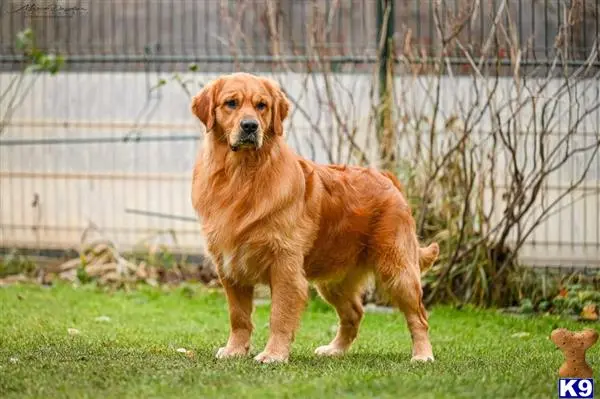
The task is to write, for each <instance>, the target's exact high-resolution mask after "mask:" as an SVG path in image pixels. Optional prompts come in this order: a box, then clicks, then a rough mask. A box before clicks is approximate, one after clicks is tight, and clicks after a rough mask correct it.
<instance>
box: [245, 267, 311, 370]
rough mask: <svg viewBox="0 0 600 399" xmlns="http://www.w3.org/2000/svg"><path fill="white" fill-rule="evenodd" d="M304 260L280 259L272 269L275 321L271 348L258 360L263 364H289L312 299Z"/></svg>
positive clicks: (261, 354) (272, 307) (272, 301)
mask: <svg viewBox="0 0 600 399" xmlns="http://www.w3.org/2000/svg"><path fill="white" fill-rule="evenodd" d="M302 265H303V257H302V256H298V257H292V258H287V259H281V258H280V259H278V260H277V263H276V264H274V265H273V266H271V270H270V278H271V281H270V285H271V321H270V330H271V331H270V336H269V340H268V341H267V345H266V347H265V349H264V351H262V352H261V353H259V354H258V355H257V356H256V357H255V358H254V359H256V360H257V361H258V362H260V363H272V362H285V361H287V359H288V357H289V354H290V347H291V345H292V341H293V340H294V334H295V332H296V329H297V328H298V325H299V324H300V317H301V315H302V311H303V310H304V308H305V306H306V301H307V299H308V281H307V280H306V278H305V277H304V273H303V272H302Z"/></svg>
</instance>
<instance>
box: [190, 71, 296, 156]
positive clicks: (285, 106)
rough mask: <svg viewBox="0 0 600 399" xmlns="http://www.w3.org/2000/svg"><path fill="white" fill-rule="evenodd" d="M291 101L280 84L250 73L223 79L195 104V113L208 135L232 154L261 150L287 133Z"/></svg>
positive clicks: (215, 83) (197, 99)
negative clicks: (285, 124) (277, 137)
mask: <svg viewBox="0 0 600 399" xmlns="http://www.w3.org/2000/svg"><path fill="white" fill-rule="evenodd" d="M288 110H289V102H288V100H287V98H286V96H285V94H284V93H283V91H282V90H281V88H280V87H279V85H278V84H277V83H276V82H275V81H273V80H271V79H267V78H262V77H258V76H254V75H251V74H248V73H235V74H232V75H226V76H222V77H220V78H218V79H216V80H214V81H212V82H210V83H209V84H207V85H206V86H204V88H203V89H202V90H201V91H200V93H198V94H197V95H196V96H195V97H194V99H193V101H192V112H193V113H194V115H196V116H197V117H198V119H200V120H201V121H202V123H203V124H204V125H205V126H206V132H207V133H209V132H212V133H214V134H215V138H216V139H217V140H220V141H222V142H224V143H227V144H228V145H229V147H230V148H231V150H232V151H238V150H243V149H254V150H258V149H260V148H261V147H262V146H263V143H264V142H265V141H266V140H269V139H270V138H272V137H275V136H281V135H282V134H283V121H284V120H285V118H286V116H287V114H288Z"/></svg>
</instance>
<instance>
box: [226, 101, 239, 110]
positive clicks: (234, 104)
mask: <svg viewBox="0 0 600 399" xmlns="http://www.w3.org/2000/svg"><path fill="white" fill-rule="evenodd" d="M225 105H226V106H227V107H229V108H231V109H234V108H235V107H237V101H236V100H227V101H225Z"/></svg>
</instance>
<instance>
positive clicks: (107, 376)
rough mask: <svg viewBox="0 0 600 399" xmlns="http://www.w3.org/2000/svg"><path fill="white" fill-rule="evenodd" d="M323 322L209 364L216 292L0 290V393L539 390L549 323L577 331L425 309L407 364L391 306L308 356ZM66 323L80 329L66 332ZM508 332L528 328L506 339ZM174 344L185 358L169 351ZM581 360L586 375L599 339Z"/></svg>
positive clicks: (331, 318)
mask: <svg viewBox="0 0 600 399" xmlns="http://www.w3.org/2000/svg"><path fill="white" fill-rule="evenodd" d="M98 316H108V317H110V321H98V320H97V319H96V318H97V317H98ZM254 322H255V326H256V333H255V336H254V341H253V349H252V352H253V353H254V354H255V353H258V351H259V350H260V349H261V348H262V346H263V345H264V343H265V341H266V337H267V332H268V329H267V323H268V306H259V307H257V311H256V313H255V317H254ZM335 323H336V316H335V313H334V312H333V311H331V310H330V309H329V307H328V306H327V305H325V304H323V303H322V302H321V301H319V300H314V301H312V302H311V304H310V306H309V308H308V310H307V312H306V313H305V314H304V317H303V320H302V326H301V329H300V331H299V333H298V334H297V338H296V342H295V344H294V348H293V354H292V357H291V359H290V362H289V363H288V364H285V365H279V366H274V365H258V364H255V363H254V361H253V360H252V359H251V358H244V359H237V360H225V361H217V360H215V359H214V353H215V351H216V349H217V347H218V346H220V345H222V344H223V343H224V342H225V340H226V337H227V332H228V331H227V330H228V323H227V312H226V304H225V300H224V298H223V296H222V294H221V293H219V292H208V291H206V290H204V289H194V290H190V289H178V290H173V291H171V292H169V293H166V294H165V293H159V292H158V291H156V290H142V291H137V292H132V293H125V292H117V293H112V294H107V293H102V292H99V291H98V290H96V289H91V288H85V287H83V288H78V289H74V288H71V287H67V286H59V287H55V288H42V287H32V286H27V287H26V286H11V287H5V288H0V397H3V398H5V397H9V398H10V397H38V398H55V397H78V398H79V397H97V398H108V397H114V398H116V397H118V398H123V397H139V398H142V397H143V398H152V397H174V398H183V397H190V398H201V397H234V398H235V397H250V396H252V397H260V398H267V397H311V398H313V397H317V398H320V399H323V398H327V397H342V396H355V397H365V398H370V397H389V398H403V397H411V398H416V397H432V398H433V397H435V398H439V397H469V398H482V397H486V398H502V397H504V398H516V397H523V398H551V397H557V394H556V383H557V379H556V371H557V369H558V367H559V366H560V364H561V362H562V354H561V353H560V352H559V351H557V350H556V349H555V348H554V345H553V344H552V342H551V341H550V340H549V339H548V335H549V333H550V331H551V330H552V329H553V328H556V327H557V326H561V327H563V326H564V327H567V328H571V329H581V328H583V327H584V325H583V324H579V323H576V322H573V321H566V320H561V319H557V318H555V317H534V318H521V317H515V316H506V315H501V314H498V313H496V312H494V311H481V310H474V309H463V310H456V309H452V308H447V307H436V308H434V309H432V310H431V315H430V324H431V340H432V343H433V348H434V353H435V355H436V359H437V360H436V362H435V363H430V364H412V363H410V362H409V359H410V337H409V333H408V331H407V329H406V327H405V323H404V319H403V318H402V316H401V315H400V314H397V313H394V314H374V313H368V314H367V315H366V317H365V320H364V322H363V324H362V327H361V334H360V337H359V339H358V341H357V342H356V344H355V346H354V347H353V349H352V350H351V352H350V353H349V354H348V355H347V356H345V357H344V358H341V359H321V358H317V357H315V356H314V355H313V354H312V352H313V350H314V348H315V347H316V346H318V345H321V344H324V343H327V342H328V340H329V339H330V338H331V337H332V335H333V329H334V326H335ZM588 326H589V325H588ZM595 326H596V328H598V325H597V324H596V325H595ZM68 328H76V329H78V330H79V331H80V332H81V333H80V334H79V335H69V334H68V333H67V329H68ZM520 332H526V333H529V335H528V336H526V337H522V338H517V337H513V336H512V335H513V334H515V333H520ZM180 347H183V348H187V349H191V350H193V351H194V352H195V353H196V357H195V358H194V359H189V358H187V357H186V356H185V355H183V354H181V353H178V352H177V351H176V349H177V348H180ZM11 358H12V360H11ZM14 359H18V361H15V360H14ZM588 361H589V362H590V363H591V364H592V367H594V368H595V369H596V370H595V371H596V378H597V377H598V370H600V345H596V347H594V348H592V349H591V350H590V351H589V353H588Z"/></svg>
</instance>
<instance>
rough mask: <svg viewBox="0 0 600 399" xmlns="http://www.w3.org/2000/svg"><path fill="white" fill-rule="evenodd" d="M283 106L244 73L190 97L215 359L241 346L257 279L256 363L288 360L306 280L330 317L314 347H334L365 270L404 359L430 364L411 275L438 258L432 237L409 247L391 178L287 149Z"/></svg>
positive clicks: (342, 347) (408, 222)
mask: <svg viewBox="0 0 600 399" xmlns="http://www.w3.org/2000/svg"><path fill="white" fill-rule="evenodd" d="M289 109H290V105H289V102H288V100H287V98H286V96H285V94H284V93H283V92H282V90H281V88H280V87H279V85H278V84H277V83H276V82H274V81H272V80H270V79H267V78H262V77H258V76H254V75H251V74H247V73H235V74H232V75H227V76H222V77H220V78H218V79H216V80H214V81H212V82H210V83H209V84H207V85H206V86H205V87H204V88H203V89H202V91H200V93H198V94H197V95H196V96H195V97H194V99H193V103H192V111H193V113H194V114H195V115H196V116H197V117H198V118H199V119H200V121H201V122H202V123H203V124H204V125H205V127H206V136H205V139H204V140H203V143H202V147H201V149H200V151H199V154H198V157H197V160H196V164H195V167H194V172H193V182H192V202H193V206H194V209H195V211H196V213H197V215H198V218H199V220H200V223H201V225H202V236H203V238H204V240H205V249H206V250H207V252H208V254H209V255H210V257H211V259H212V261H213V262H214V264H215V266H216V269H217V272H218V275H219V278H220V280H221V282H222V284H223V287H224V290H225V293H226V296H227V302H228V308H229V319H230V335H229V340H228V341H227V344H226V345H225V346H224V347H222V348H220V349H219V350H218V352H217V355H216V356H217V358H227V357H231V356H239V355H246V354H247V353H248V351H249V348H250V338H251V333H252V308H253V302H252V298H253V291H254V287H255V285H257V284H268V285H269V287H270V289H271V301H272V305H271V315H270V335H269V339H268V342H267V344H266V347H265V348H264V350H263V351H262V352H261V353H260V354H258V355H257V356H256V357H255V359H256V360H257V361H258V362H261V363H270V362H282V361H287V360H288V357H289V354H290V347H291V344H292V341H293V340H294V334H295V331H296V329H297V328H298V325H299V322H300V318H301V314H302V311H303V309H304V307H305V305H306V302H307V298H308V285H309V281H312V282H314V284H315V285H316V287H317V289H318V291H319V293H320V294H321V295H322V297H323V298H324V299H325V300H326V301H327V302H328V303H330V304H331V305H332V306H333V307H334V308H335V310H336V311H337V314H338V317H339V328H338V330H337V334H336V335H335V337H334V338H333V340H332V341H331V342H330V343H329V344H327V345H324V346H320V347H318V348H317V349H316V351H315V352H316V353H317V354H318V355H322V356H335V355H341V354H343V353H345V352H346V351H347V350H348V349H349V348H350V345H351V344H352V342H353V341H354V340H355V338H356V336H357V334H358V329H359V324H360V322H361V319H362V317H363V306H362V303H361V291H362V287H363V285H364V282H365V278H366V277H367V276H368V275H369V274H370V273H373V272H374V273H375V274H376V275H377V276H378V278H380V279H381V281H382V282H383V284H384V285H385V287H386V288H387V289H388V290H389V293H390V296H391V297H392V298H393V301H394V303H395V304H396V305H397V306H398V307H399V308H400V310H401V311H402V312H403V313H404V315H405V317H406V320H407V324H408V327H409V329H410V332H411V336H412V344H413V349H412V359H413V360H418V361H428V360H433V353H432V349H431V344H430V342H429V337H428V322H427V313H426V311H425V307H424V306H423V301H422V288H421V271H422V270H424V269H426V268H427V267H429V266H430V265H431V264H432V263H433V262H434V261H435V260H436V259H437V256H438V253H439V247H438V245H437V243H433V244H431V245H430V246H428V247H425V248H420V247H419V243H418V241H417V237H416V233H415V231H416V229H415V222H414V219H413V217H412V214H411V210H410V208H409V205H408V203H407V201H406V200H405V198H404V196H403V195H402V190H401V186H400V183H399V182H398V180H397V179H396V178H395V177H394V176H393V175H392V174H391V173H387V172H379V171H377V170H375V169H372V168H363V167H355V166H337V165H318V164H315V163H314V162H311V161H309V160H307V159H303V158H302V157H300V156H299V155H297V154H296V153H295V152H294V151H293V150H292V149H291V148H290V147H289V146H288V145H287V144H286V143H285V140H284V137H283V133H284V132H283V121H284V120H285V118H286V116H287V115H288V112H289Z"/></svg>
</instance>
